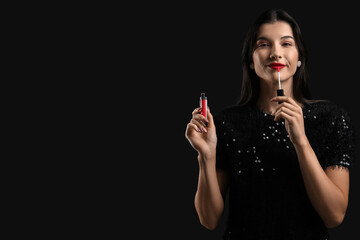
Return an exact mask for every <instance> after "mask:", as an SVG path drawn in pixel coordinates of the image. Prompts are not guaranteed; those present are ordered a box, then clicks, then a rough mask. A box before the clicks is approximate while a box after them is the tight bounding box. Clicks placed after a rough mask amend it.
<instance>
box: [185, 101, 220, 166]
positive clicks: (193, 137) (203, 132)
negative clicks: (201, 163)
mask: <svg viewBox="0 0 360 240" xmlns="http://www.w3.org/2000/svg"><path fill="white" fill-rule="evenodd" d="M205 123H206V124H205ZM185 137H186V138H187V139H188V140H189V142H190V144H191V146H192V147H193V148H194V149H195V150H196V151H197V152H198V153H199V154H200V155H202V156H203V157H204V158H205V159H210V158H215V154H216V143H217V137H216V130H215V124H214V119H213V116H212V114H211V113H210V109H209V108H208V109H207V119H206V118H205V117H204V116H203V115H201V108H196V109H195V110H194V111H193V112H192V118H191V120H190V122H189V123H188V124H187V127H186V131H185Z"/></svg>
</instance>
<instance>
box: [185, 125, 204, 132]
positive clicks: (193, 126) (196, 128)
mask: <svg viewBox="0 0 360 240" xmlns="http://www.w3.org/2000/svg"><path fill="white" fill-rule="evenodd" d="M188 125H189V128H193V129H194V130H195V131H197V132H199V133H201V132H202V131H201V130H200V128H199V127H198V126H197V125H196V124H194V123H192V122H189V123H188Z"/></svg>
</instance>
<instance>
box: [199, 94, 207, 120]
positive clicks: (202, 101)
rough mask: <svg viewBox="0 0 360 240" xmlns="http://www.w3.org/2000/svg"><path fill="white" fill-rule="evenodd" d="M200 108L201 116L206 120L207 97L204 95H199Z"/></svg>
mask: <svg viewBox="0 0 360 240" xmlns="http://www.w3.org/2000/svg"><path fill="white" fill-rule="evenodd" d="M200 108H201V114H202V115H203V116H204V117H205V118H206V119H207V97H206V96H205V93H201V96H200Z"/></svg>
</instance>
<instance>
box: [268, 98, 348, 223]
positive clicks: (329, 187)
mask: <svg viewBox="0 0 360 240" xmlns="http://www.w3.org/2000/svg"><path fill="white" fill-rule="evenodd" d="M270 101H277V102H280V101H282V102H283V103H282V104H279V105H278V106H277V107H276V109H275V110H274V116H275V118H274V120H275V121H279V120H280V118H283V119H285V128H286V131H287V132H288V133H289V137H290V140H291V142H292V143H293V145H294V147H295V150H296V153H297V156H298V160H299V164H300V170H301V174H302V177H303V181H304V184H305V188H306V191H307V194H308V196H309V199H310V201H311V203H312V205H313V207H314V208H315V210H316V211H317V213H318V214H319V215H320V217H321V218H322V220H323V221H324V224H325V225H326V226H327V227H328V228H332V227H336V226H338V225H339V224H341V222H342V221H343V219H344V216H345V212H346V209H347V205H348V195H349V172H348V170H345V169H343V168H342V167H340V168H332V167H328V168H327V169H325V171H324V170H323V169H322V167H321V165H320V163H319V161H318V159H317V157H316V155H315V153H314V151H313V149H312V147H311V145H310V143H309V141H308V138H307V137H306V134H305V128H304V117H303V111H302V108H301V107H300V106H299V105H298V104H297V103H296V102H295V101H294V100H293V99H292V98H291V97H286V96H283V97H281V96H278V97H274V98H273V99H271V100H270Z"/></svg>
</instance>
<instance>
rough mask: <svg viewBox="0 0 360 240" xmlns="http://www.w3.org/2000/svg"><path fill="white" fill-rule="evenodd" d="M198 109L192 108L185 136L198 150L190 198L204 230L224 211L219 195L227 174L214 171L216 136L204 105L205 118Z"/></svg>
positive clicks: (211, 227)
mask: <svg viewBox="0 0 360 240" xmlns="http://www.w3.org/2000/svg"><path fill="white" fill-rule="evenodd" d="M200 110H201V109H200V108H197V109H195V110H194V111H193V117H192V119H191V120H190V123H188V125H187V127H186V131H185V136H186V138H187V139H188V140H189V142H190V144H191V146H193V148H194V149H195V150H196V151H197V152H198V153H199V155H198V161H199V180H198V188H197V191H196V194H195V200H194V201H195V208H196V211H197V213H198V215H199V219H200V222H201V224H202V225H203V226H204V227H206V228H208V229H214V228H215V227H216V225H217V223H218V221H219V219H220V217H221V215H222V213H223V211H224V199H223V197H224V196H225V193H226V189H227V185H228V180H227V178H228V176H227V174H226V172H225V171H222V170H216V145H217V136H216V129H215V124H214V119H213V116H212V114H211V113H210V109H209V108H208V109H207V117H208V118H207V119H206V118H205V117H204V116H202V115H201V114H199V112H200ZM205 122H206V123H207V124H205Z"/></svg>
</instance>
